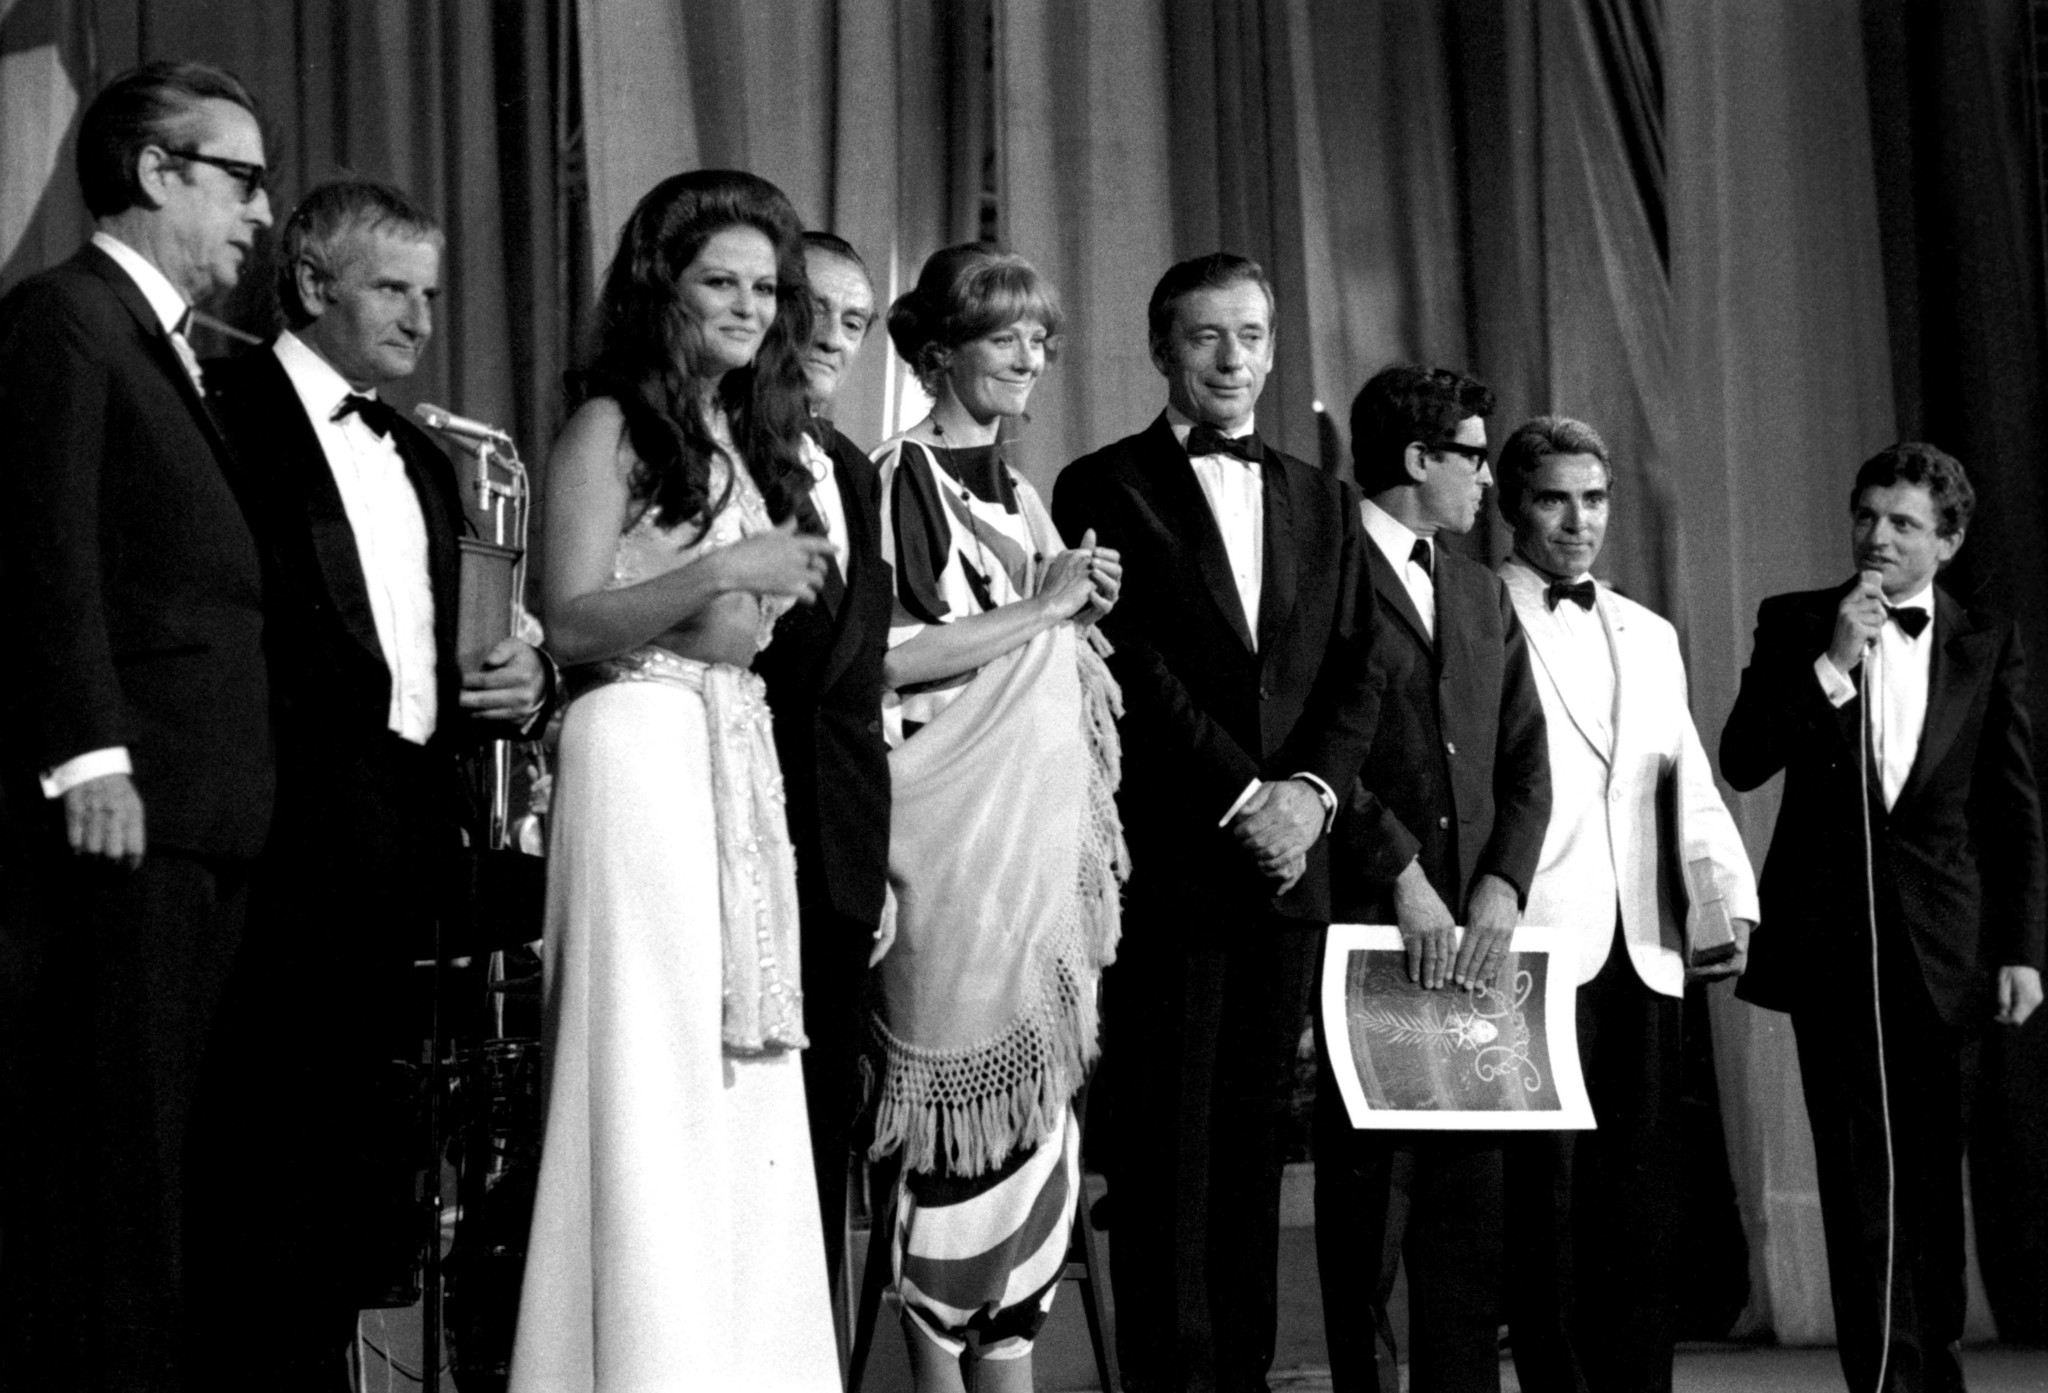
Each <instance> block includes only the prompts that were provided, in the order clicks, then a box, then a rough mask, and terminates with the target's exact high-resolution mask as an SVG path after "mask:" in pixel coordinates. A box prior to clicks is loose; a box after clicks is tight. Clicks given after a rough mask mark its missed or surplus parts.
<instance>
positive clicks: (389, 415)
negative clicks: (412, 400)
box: [329, 392, 400, 441]
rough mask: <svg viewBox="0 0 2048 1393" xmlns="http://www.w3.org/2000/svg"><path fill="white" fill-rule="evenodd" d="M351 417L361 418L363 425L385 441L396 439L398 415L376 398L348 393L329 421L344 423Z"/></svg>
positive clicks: (357, 393) (358, 393) (359, 393)
mask: <svg viewBox="0 0 2048 1393" xmlns="http://www.w3.org/2000/svg"><path fill="white" fill-rule="evenodd" d="M352 415H354V416H360V417H362V418H363V424H364V425H366V426H368V427H369V428H370V429H371V430H373V431H375V432H376V433H377V434H378V435H381V436H383V437H384V438H385V439H386V440H394V441H395V440H397V439H398V422H399V420H400V417H399V414H398V413H397V412H396V411H394V410H393V409H392V408H391V407H389V406H387V405H385V404H384V403H383V402H382V401H380V400H378V399H377V398H376V397H371V396H365V395H363V394H362V393H361V392H350V393H349V394H348V395H347V396H345V397H343V398H342V399H341V405H340V406H337V407H335V408H334V415H333V416H332V417H330V418H329V419H330V420H334V421H346V420H347V419H348V418H349V417H350V416H352Z"/></svg>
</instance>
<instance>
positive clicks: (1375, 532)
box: [1363, 498, 1436, 639]
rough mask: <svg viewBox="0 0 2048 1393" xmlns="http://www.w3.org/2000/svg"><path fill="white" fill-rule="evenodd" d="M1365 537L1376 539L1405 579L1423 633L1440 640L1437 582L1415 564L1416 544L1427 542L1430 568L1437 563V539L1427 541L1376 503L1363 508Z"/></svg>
mask: <svg viewBox="0 0 2048 1393" xmlns="http://www.w3.org/2000/svg"><path fill="white" fill-rule="evenodd" d="M1363 516H1364V518H1365V535H1366V536H1368V537H1370V538H1372V543H1373V545H1374V546H1376V547H1378V548H1379V549H1380V554H1381V555H1382V556H1384V557H1386V558H1387V564H1388V565H1390V566H1392V567H1393V568H1394V574H1395V575H1397V576H1399V577H1400V578H1401V584H1403V585H1405V586H1406V587H1408V598H1409V599H1411V600H1413V601H1414V602H1415V612H1416V613H1417V614H1419V615H1421V616H1422V629H1423V632H1424V633H1426V634H1428V635H1429V636H1430V638H1432V639H1434V638H1435V637H1436V582H1435V581H1434V580H1433V579H1431V577H1430V572H1428V571H1425V570H1423V569H1422V567H1420V566H1418V565H1416V564H1415V544H1416V543H1417V542H1427V543H1428V545H1429V559H1430V564H1431V565H1434V564H1435V563H1436V539H1435V538H1433V537H1430V538H1425V537H1423V536H1422V535H1421V534H1420V533H1418V532H1416V531H1415V530H1414V529H1413V528H1411V527H1409V526H1408V524H1407V523H1405V522H1402V521H1401V520H1400V519H1399V518H1397V517H1395V516H1394V515H1393V514H1392V513H1390V512H1388V511H1387V510H1386V509H1385V508H1382V507H1381V506H1380V505H1379V504H1377V503H1375V502H1373V501H1372V500H1371V499H1370V498H1368V499H1366V500H1365V505H1364V508H1363Z"/></svg>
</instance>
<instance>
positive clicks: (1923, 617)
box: [1884, 605, 1934, 638]
mask: <svg viewBox="0 0 2048 1393" xmlns="http://www.w3.org/2000/svg"><path fill="white" fill-rule="evenodd" d="M1884 611H1885V613H1886V614H1889V615H1890V616H1891V617H1892V619H1893V620H1894V621H1895V622H1896V623H1897V624H1898V626H1899V627H1900V628H1901V629H1904V630H1905V631H1906V637H1907V638H1918V637H1920V634H1921V631H1922V630H1924V629H1925V628H1926V627H1927V621H1928V620H1929V619H1932V618H1933V617H1934V616H1933V615H1931V614H1929V613H1928V612H1927V611H1926V610H1924V609H1915V608H1913V607H1912V606H1911V605H1886V606H1885V607H1884Z"/></svg>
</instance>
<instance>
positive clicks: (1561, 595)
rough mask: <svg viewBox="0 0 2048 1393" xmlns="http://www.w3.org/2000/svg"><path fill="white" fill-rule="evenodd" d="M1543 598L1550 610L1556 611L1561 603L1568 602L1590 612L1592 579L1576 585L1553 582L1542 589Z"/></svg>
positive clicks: (1560, 581)
mask: <svg viewBox="0 0 2048 1393" xmlns="http://www.w3.org/2000/svg"><path fill="white" fill-rule="evenodd" d="M1543 598H1544V600H1545V601H1546V602H1547V603H1548V604H1549V605H1550V607H1551V608H1552V609H1556V608H1557V607H1558V604H1559V603H1560V602H1561V601H1564V600H1570V601H1571V602H1572V603H1573V604H1575V605H1577V606H1578V607H1579V608H1580V609H1584V610H1590V609H1592V608H1593V582H1592V579H1591V578H1590V577H1588V578H1587V579H1585V580H1582V581H1579V582H1577V583H1576V584H1574V583H1572V582H1569V581H1562V580H1554V581H1552V582H1550V584H1549V585H1547V586H1545V587H1544V588H1543Z"/></svg>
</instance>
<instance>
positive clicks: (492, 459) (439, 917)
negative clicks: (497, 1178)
mask: <svg viewBox="0 0 2048 1393" xmlns="http://www.w3.org/2000/svg"><path fill="white" fill-rule="evenodd" d="M429 424H430V425H431V424H432V422H431V421H429ZM441 434H442V435H444V436H445V437H446V438H448V439H450V440H453V441H456V442H457V443H459V444H461V445H462V446H463V447H464V448H465V449H467V450H469V451H470V452H471V453H472V454H474V456H475V458H476V468H475V473H474V475H473V479H472V487H473V488H474V489H475V493H476V507H477V511H478V512H479V513H480V514H481V515H482V516H483V518H484V520H485V522H486V523H487V525H488V526H489V529H490V532H491V538H490V540H491V542H492V543H493V544H494V545H495V546H496V547H498V548H500V549H510V550H512V551H513V552H514V557H513V560H512V581H511V593H510V597H509V600H508V604H507V613H506V615H505V625H506V632H508V633H516V632H517V631H518V627H519V620H520V616H521V614H522V613H523V605H522V603H521V601H522V600H523V598H524V596H525V593H526V541H527V515H528V512H529V511H530V510H529V508H528V506H527V504H528V500H529V498H530V496H531V495H530V492H529V488H528V477H527V469H526V465H525V462H524V461H522V460H521V459H520V458H519V451H518V449H517V447H516V446H514V445H513V443H512V438H511V436H509V435H506V434H504V433H502V432H500V433H498V434H495V435H493V436H489V437H485V438H482V439H477V438H473V437H471V436H468V435H465V434H463V433H461V432H459V431H451V430H448V429H446V428H445V427H444V428H442V429H441ZM490 750H491V752H490V778H489V786H490V788H489V792H490V807H489V810H488V814H487V817H486V826H485V831H484V843H485V845H486V846H487V847H488V848H490V849H492V850H504V849H506V848H507V847H510V846H511V845H512V818H511V806H512V804H511V800H512V742H511V741H510V740H502V739H501V740H493V741H491V746H490ZM443 927H444V915H443V914H442V913H439V912H437V913H436V914H435V915H434V929H433V952H434V963H433V974H432V986H431V988H430V994H431V997H432V1000H431V1003H430V1005H429V1008H428V1031H429V1034H428V1039H427V1079H426V1088H427V1119H426V1121H427V1175H426V1194H425V1196H424V1208H425V1209H426V1211H427V1215H428V1219H429V1222H430V1225H431V1228H430V1231H429V1233H428V1235H427V1252H426V1261H425V1264H424V1269H423V1271H422V1273H421V1280H420V1287H421V1296H420V1384H421V1387H422V1388H425V1389H430V1390H431V1389H438V1388H439V1387H440V1386H441V1347H442V1345H443V1344H444V1343H445V1339H446V1331H445V1322H444V1319H443V1316H444V1302H443V1292H442V1256H441V1244H442V1234H443V1229H444V1222H443V1217H442V1216H443V1207H444V1204H445V1196H444V1194H443V1189H442V1181H441V1169H442V1162H443V1158H444V1154H445V1152H446V1150H447V1145H448V1138H447V1136H446V1135H445V1132H446V1123H445V1110H444V1108H443V1099H442V1094H443V1092H444V1091H445V1088H446V1070H447V1069H448V1068H449V1067H450V1066H452V1065H454V1064H455V1063H456V1060H455V1058H454V1056H453V1053H452V1048H451V1045H450V1042H449V1041H448V1040H447V1039H446V1034H445V1031H444V1029H443V1023H442V1012H441V998H442V995H443V993H444V991H445V989H446V984H447V977H448V958H447V954H446V953H445V952H444V951H443V944H442V930H443ZM497 956H498V955H497V954H493V957H497ZM460 1217H461V1216H460V1212H459V1211H458V1213H457V1220H458V1222H459V1221H460Z"/></svg>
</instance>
